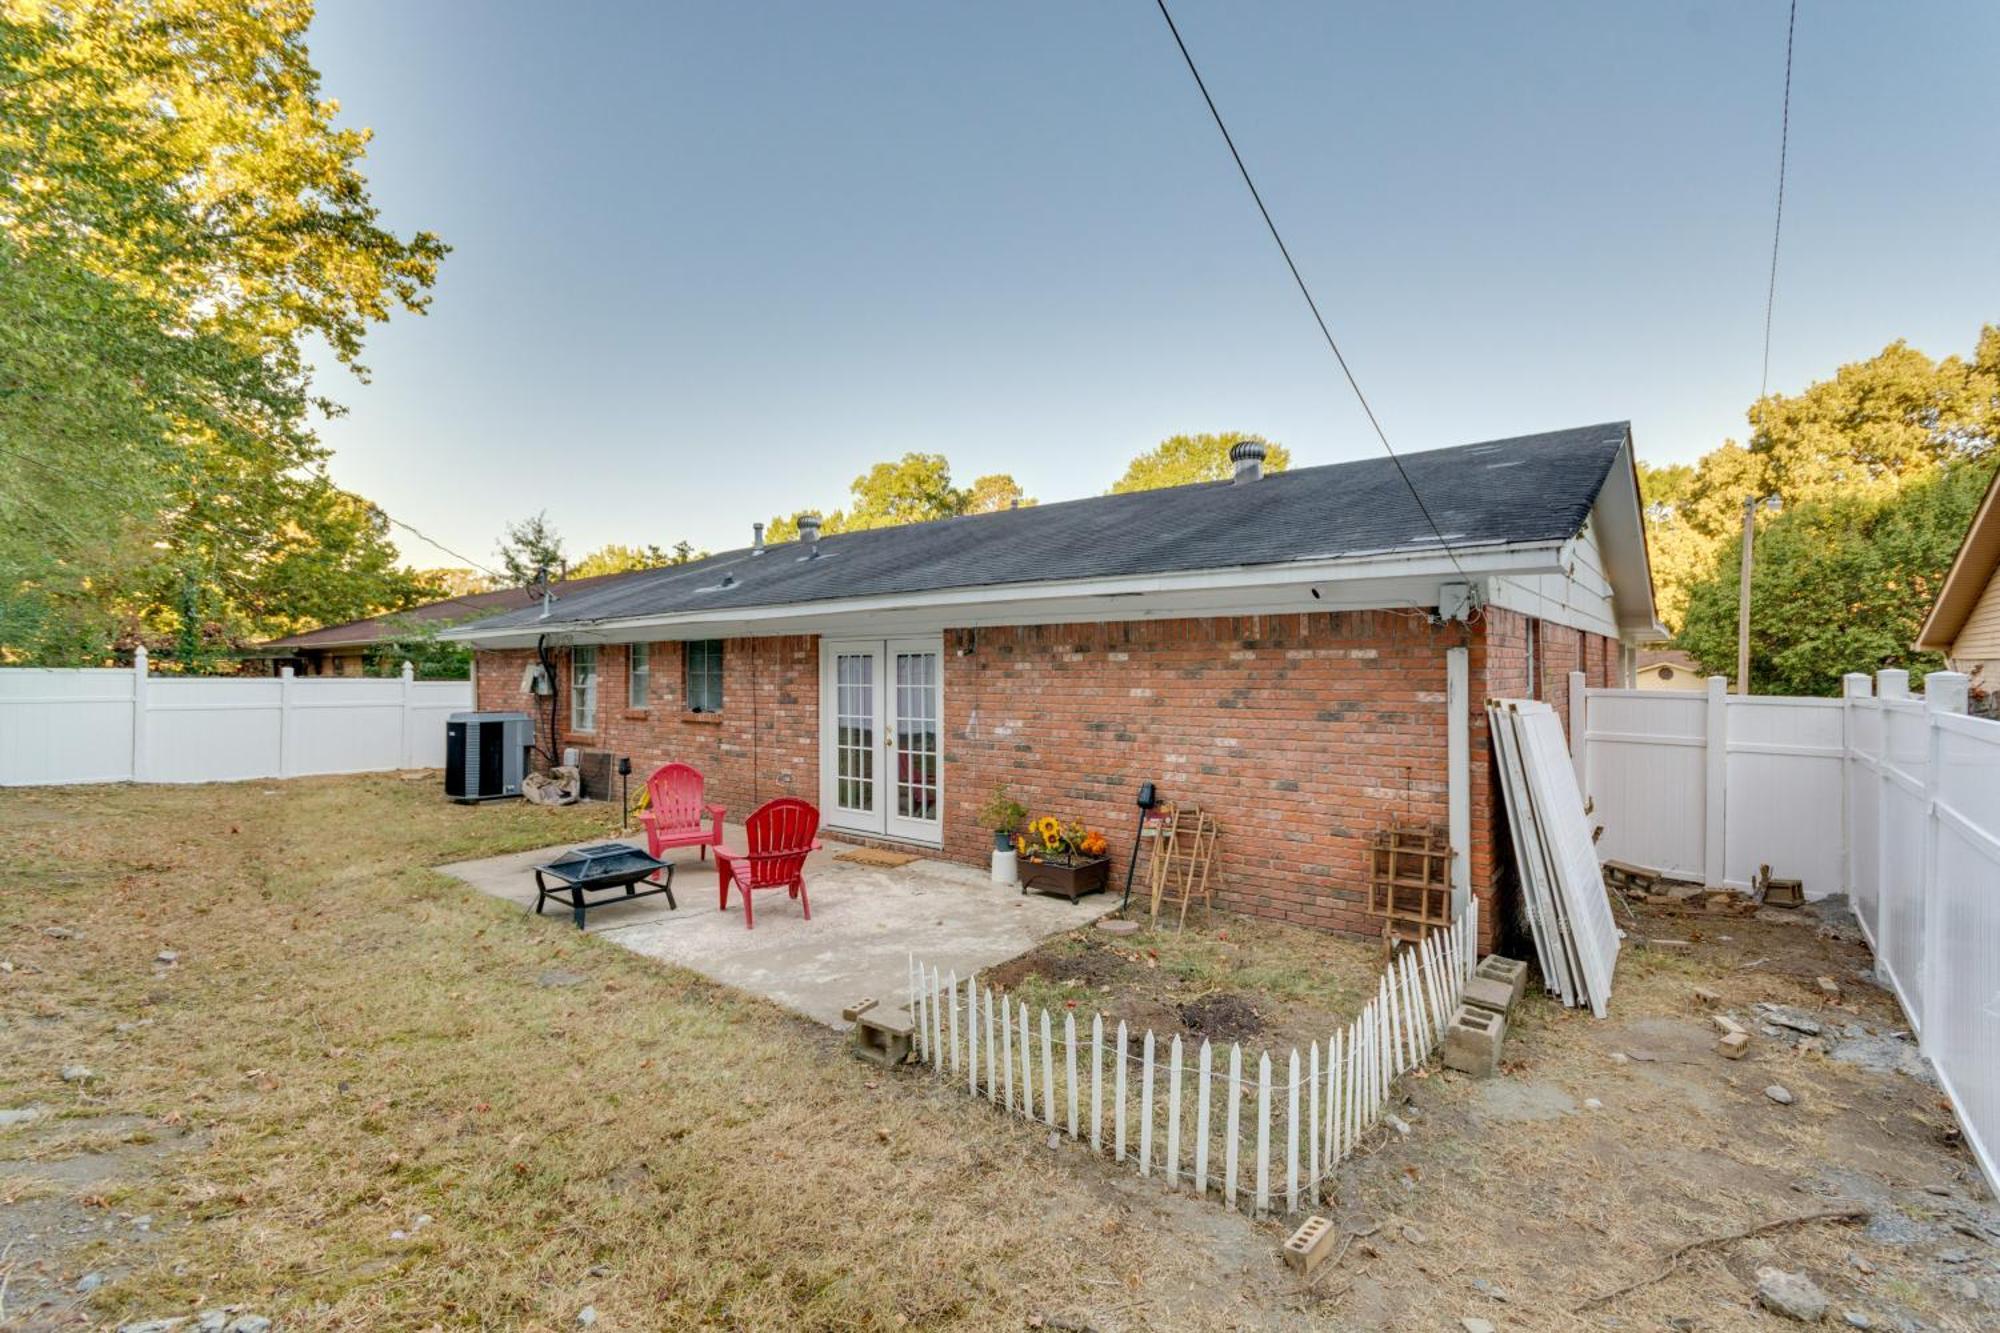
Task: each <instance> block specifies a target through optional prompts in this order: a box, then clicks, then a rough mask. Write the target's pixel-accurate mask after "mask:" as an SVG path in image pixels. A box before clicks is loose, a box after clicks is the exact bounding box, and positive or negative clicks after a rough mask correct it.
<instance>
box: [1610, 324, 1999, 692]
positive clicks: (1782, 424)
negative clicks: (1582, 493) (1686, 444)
mask: <svg viewBox="0 0 2000 1333" xmlns="http://www.w3.org/2000/svg"><path fill="white" fill-rule="evenodd" d="M1749 422H1750V427H1751V431H1750V442H1749V444H1748V446H1747V447H1746V446H1744V445H1740V444H1738V443H1736V442H1735V441H1733V440H1731V441H1725V442H1724V443H1723V444H1722V446H1721V447H1720V448H1717V449H1714V450H1712V451H1710V452H1709V453H1708V454H1706V455H1704V456H1703V457H1702V458H1701V460H1700V461H1699V462H1697V463H1695V464H1693V465H1692V466H1690V465H1687V464H1674V465H1671V466H1667V467H1647V466H1645V465H1643V464H1642V465H1641V466H1640V488H1641V491H1642V493H1643V495H1644V499H1645V503H1646V515H1647V521H1648V528H1649V535H1650V539H1651V540H1650V549H1651V554H1652V561H1653V580H1654V586H1655V589H1656V591H1657V593H1658V597H1659V604H1660V616H1661V619H1662V621H1663V622H1664V623H1665V624H1666V625H1667V627H1668V628H1669V629H1674V630H1679V629H1680V628H1681V626H1682V624H1683V620H1684V617H1685V616H1686V614H1687V608H1688V604H1689V597H1690V594H1691V592H1692V590H1693V588H1694V587H1695V585H1697V584H1699V583H1701V582H1703V581H1705V580H1708V579H1710V578H1722V579H1725V580H1727V579H1733V578H1734V577H1735V565H1734V564H1731V563H1729V560H1722V557H1723V556H1724V553H1725V551H1726V550H1729V549H1735V548H1736V543H1737V540H1738V535H1739V533H1740V530H1741V527H1742V514H1743V499H1744V497H1745V496H1756V497H1758V498H1760V499H1762V498H1767V497H1769V498H1775V499H1777V500H1778V502H1779V505H1780V508H1781V510H1786V511H1788V510H1789V509H1790V508H1791V507H1792V506H1794V505H1797V504H1801V503H1811V502H1816V501H1825V500H1837V499H1843V498H1855V497H1865V498H1875V499H1883V498H1886V497H1889V496H1891V495H1893V494H1894V493H1895V492H1896V491H1897V490H1899V489H1900V488H1902V487H1904V486H1906V485H1908V484H1910V483H1911V482H1914V481H1922V480H1926V479H1929V478H1930V477H1933V476H1934V475H1936V474H1937V473H1938V472H1939V471H1940V470H1941V469H1944V468H1946V467H1948V466H1952V465H1955V464H1957V463H1961V462H1966V461H1977V460H1980V459H1984V458H1987V457H1989V456H1991V455H1992V453H1993V451H1994V449H1995V447H1996V445H1997V444H2000V326H1995V325H1988V326H1986V327H1985V328H1983V329H1981V330H1980V333H1979V337H1978V339H1977V341H1976V343H1975V346H1974V350H1973V355H1972V357H1971V359H1969V360H1967V359H1963V358H1960V357H1957V356H1948V357H1945V358H1944V359H1943V360H1941V361H1932V360H1931V359H1930V358H1929V357H1927V356H1925V355H1924V354H1923V353H1922V352H1919V351H1917V350H1916V349H1914V348H1912V347H1910V346H1908V345H1907V344H1906V343H1903V342H1900V341H1898V342H1894V343H1891V344H1890V345H1889V346H1887V347H1885V348H1884V349H1882V351H1881V352H1880V353H1879V354H1878V355H1876V356H1874V357H1871V358H1869V359H1868V360H1866V361H1858V362H1855V363H1853V364H1851V365H1845V366H1842V367H1840V369H1839V370H1837V371H1836V372H1835V373H1834V376H1833V378H1832V379H1828V380H1821V381H1819V382H1817V383H1814V384H1811V385H1809V386H1807V387H1806V388H1805V389H1804V390H1803V391H1802V392H1800V393H1797V394H1794V395H1790V396H1786V395H1780V394H1773V395H1771V396H1770V397H1767V398H1765V399H1763V400H1762V401H1760V402H1758V403H1757V404H1756V405H1755V406H1753V407H1752V408H1751V409H1750V413H1749ZM1772 521H1774V520H1773V519H1772V518H1771V517H1770V516H1768V515H1767V516H1766V517H1764V518H1761V519H1760V520H1759V522H1760V523H1769V522H1772ZM1763 558H1764V557H1763V555H1762V553H1761V552H1760V554H1759V556H1758V559H1759V561H1760V562H1761V561H1762V560H1763ZM1729 559H1730V560H1733V559H1734V557H1730V558H1729ZM1718 560H1722V564H1721V565H1720V566H1719V565H1718V563H1717V562H1718ZM1731 595H1732V596H1733V595H1734V594H1733V593H1732V594H1731ZM1734 660H1735V659H1734V656H1733V650H1732V656H1731V657H1730V659H1729V662H1730V668H1731V671H1732V672H1733V670H1734ZM1752 680H1753V683H1754V682H1755V680H1756V677H1755V674H1754V672H1753V675H1752Z"/></svg>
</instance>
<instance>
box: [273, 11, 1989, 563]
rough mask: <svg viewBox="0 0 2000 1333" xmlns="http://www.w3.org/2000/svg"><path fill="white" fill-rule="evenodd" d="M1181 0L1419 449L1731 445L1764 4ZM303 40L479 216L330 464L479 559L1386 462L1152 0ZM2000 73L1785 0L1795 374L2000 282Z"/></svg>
mask: <svg viewBox="0 0 2000 1333" xmlns="http://www.w3.org/2000/svg"><path fill="white" fill-rule="evenodd" d="M1176 17H1177V18H1178V19H1179V20H1180V23H1181V27H1182V31H1183V33H1184V34H1185V35H1186V37H1187V39H1188V41H1189V44H1190V45H1191V47H1192V48H1193V50H1194V52H1195V56H1196V58H1197V60H1199V61H1200V62H1201V63H1202V66H1203V73H1204V74H1205V75H1206V76H1207V78H1208V80H1209V85H1210V87H1211V89H1212V90H1213V91H1214V93H1215V95H1216V97H1217V98H1218V100H1219V101H1220V103H1221V105H1222V108H1223V112H1224V114H1225V116H1226V117H1227V118H1228V119H1229V121H1230V127H1231V129H1232V130H1233V131H1234V133H1235V134H1236V136H1237V141H1238V143H1239V145H1240V146H1241V147H1242V149H1243V151H1244V153H1245V154H1246V156H1247V157H1248V159H1249V162H1250V165H1251V169H1252V171H1253V172H1255V173H1256V175H1257V176H1258V178H1259V183H1260V185H1261V186H1262V187H1263V189H1264V192H1265V196H1266V199H1267V200H1268V201H1269V203H1270V205H1271V207H1272V209H1273V210H1274V211H1275V213H1276V215H1277V217H1278V221H1279V225H1280V226H1281V227H1282V228H1283V229H1284V230H1285V232H1286V235H1287V239H1288V240H1289V241H1290V243H1291V245H1292V248H1293V252H1294V254H1295V255H1296V256H1297V258H1298V260H1299V262H1300V265H1301V266H1302V268H1303V269H1304V270H1305V273H1306V275H1307V278H1308V280H1309V281H1310V282H1311V283H1312V284H1313V287H1314V290H1315V292H1316V294H1317V295H1318V296H1319V299H1320V302H1321V305H1322V307H1323V308H1324V309H1325V310H1326V312H1327V314H1328V316H1329V319H1330V321H1331V322H1332V324H1333V327H1334V331H1335V334H1336V336H1338V337H1339V338H1340V339H1341V340H1342V342H1343V346H1344V348H1345V350H1346V351H1347V353H1348V356H1349V359H1350V361H1351V362H1352V364H1353V365H1354V368H1355V371H1356V373H1357V374H1358V375H1359V377H1360V379H1361V383H1362V385H1363V387H1364V388H1365V389H1366V390H1367V391H1368V393H1369V395H1370V397H1371V398H1372V400H1373V401H1374V404H1375V406H1376V409H1377V411H1378V412H1379V413H1380V415H1381V417H1382V420H1383V422H1384V424H1385V426H1386V428H1387V430H1388V432H1389V437H1390V439H1391V441H1392V442H1393V443H1394V444H1395V445H1396V446H1397V447H1398V448H1399V449H1403V450H1416V449H1422V448H1431V447H1436V446H1440V445H1449V444H1456V443H1462V442H1465V441H1469V440H1476V439H1485V438H1491V437H1495V436H1501V435H1509V434H1516V433H1522V432H1528V431H1534V430H1540V429H1545V428H1553V427H1561V426H1568V425H1575V424H1582V423H1586V422H1593V421H1600V420H1606V419H1612V418H1623V417H1629V418H1630V419H1631V420H1632V421H1633V423H1634V425H1635V428H1636V431H1637V438H1638V442H1639V449H1640V454H1641V456H1642V457H1646V458H1648V459H1653V460H1670V459H1690V458H1693V457H1695V456H1696V455H1698V454H1700V453H1701V452H1703V451H1704V450H1706V449H1708V448H1711V447H1713V446H1714V445H1715V444H1717V443H1719V442H1720V441H1721V440H1722V439H1723V438H1725V437H1726V436H1731V435H1735V436H1738V437H1740V436H1741V435H1742V434H1743V412H1744V409H1745V408H1746V407H1747V406H1748V405H1749V403H1750V402H1751V401H1752V399H1753V398H1754V397H1755V395H1756V392H1757V385H1758V374H1759V361H1760V357H1761V341H1762V337H1763V323H1764V289H1765V278H1766V266H1767V264H1768V262H1769V258H1770V254H1769V251H1770V241H1771V213H1772V203H1773V199H1772V195H1773V190H1774V188H1775V179H1776V163H1777V151H1778V113H1779V96H1780V80H1781V74H1782V62H1783V54H1784V39H1785V4H1784V3H1783V0H1755V2H1745V3H1737V2H1736V0H1712V2H1711V3H1705V4H1658V5H1649V6H1636V5H1607V4H1603V3H1599V2H1597V0H1590V2H1587V3H1572V4H1543V5H1534V6H1529V5H1525V4H1510V5H1489V4H1483V3H1482V4H1473V3H1466V4H1448V5H1425V6H1422V7H1414V6H1401V5H1398V6H1388V5H1370V6H1362V5H1345V4H1343V5H1327V4H1297V5H1279V4H1260V5H1255V6H1247V5H1246V6H1235V5H1232V6H1227V7H1225V6H1223V5H1220V4H1215V3H1197V2H1196V0H1181V3H1180V4H1179V5H1178V6H1177V7H1176ZM312 45H313V53H314V55H315V57H316V59H317V62H318V64H319V67H320V69H321V70H322V72H323V73H324V75H325V86H326V91H327V92H328V93H329V94H330V95H332V96H334V97H337V98H339V99H340V101H341V103H342V107H343V119H344V121H345V122H346V123H349V124H356V125H366V126H369V127H371V128H373V129H374V130H375V132H376V136H377V137H376V141H375V143H374V145H373V147H372V149H371V151H370V155H369V159H368V164H367V169H368V173H369V176H370V179H371V180H372V182H373V188H374V195H375V199H376V201H377V203H378V204H379V205H380V206H381V207H382V209H383V212H384V215H385V217H386V219H387V220H388V221H389V222H390V223H391V225H393V226H395V227H396V228H398V229H399V230H402V231H406V232H407V231H409V230H413V229H416V228H420V227H422V228H429V229H431V230H434V231H436V232H438V233H439V234H441V235H442V236H443V237H444V238H445V239H446V240H447V241H449V242H450V243H451V244H452V245H453V246H455V247H456V249H455V252H454V253H453V254H452V255H451V257H450V258H449V259H448V260H447V261H446V263H445V266H444V271H443V276H442V279H441V281H440V282H439V284H438V288H437V291H436V300H435V305H434V308H433V311H432V313H431V314H430V315H429V316H428V317H425V318H422V319H415V318H403V319H398V320H396V321H394V322H392V323H391V324H390V325H389V326H387V327H385V328H382V329H380V330H378V331H377V332H376V333H375V334H374V336H373V338H372V340H371V342H370V345H369V348H368V352H367V356H366V360H367V362H368V363H369V364H370V366H371V367H372V368H373V370H374V380H373V382H372V383H371V384H368V385H358V384H354V383H353V382H351V381H349V380H345V379H344V378H343V377H342V376H339V375H332V374H330V375H329V376H328V377H327V380H326V385H327V387H329V388H331V389H333V390H334V392H335V394H336V396H338V397H341V398H343V399H344V400H345V401H346V402H347V403H349V404H350V405H351V408H352V412H351V415H349V416H348V417H346V418H344V419H342V420H338V421H335V422H333V423H331V424H330V425H329V426H328V427H327V429H326V431H325V438H326V440H327V441H328V443H330V444H331V445H332V446H333V447H334V449H335V456H334V459H333V464H332V466H333V473H334V476H335V478H336V479H337V480H338V481H339V482H340V483H341V484H343V485H346V486H348V487H351V488H353V489H355V490H358V491H360V492H361V493H362V494H364V495H367V496H369V497H370V498H372V499H374V500H376V501H378V502H379V503H381V504H383V505H384V506H385V507H386V508H387V509H388V510H389V511H390V512H391V513H393V514H396V515H397V516H398V517H401V518H405V519H407V520H409V521H410V522H412V523H415V524H416V525H417V526H419V527H422V528H424V529H425V530H426V531H429V532H431V533H432V535H434V536H437V537H439V538H440V539H441V540H443V541H444V542H446V543H447V544H448V545H452V546H456V547H458V548H459V549H461V550H463V551H465V552H466V553H467V554H469V555H473V556H476V557H479V558H480V559H482V560H485V561H487V562H489V563H490V562H491V559H492V549H493V544H494V540H495V538H496V537H497V535H498V533H499V530H500V528H501V525H502V524H503V522H505V521H506V520H508V519H510V518H517V517H520V516H523V515H525V514H529V513H532V512H534V511H535V510H537V509H542V508H546V509H547V510H548V512H549V515H550V517H551V519H552V520H553V521H554V522H555V523H556V524H557V526H558V527H559V528H560V530H561V531H562V532H563V534H564V535H565V537H566V539H567V541H568V544H569V547H570V550H571V552H572V554H573V555H574V554H581V553H582V552H583V551H585V550H587V549H589V548H591V547H594V546H597V545H599V544H601V543H603V542H606V541H622V542H631V543H640V542H648V541H651V542H658V543H660V544H662V545H667V544H670V543H672V542H673V541H675V540H677V539H680V538H683V537H685V538H687V539H689V540H691V541H693V542H694V543H696V544H697V545H699V546H705V547H709V548H712V549H718V550H719V549H723V548H726V547H730V546H735V545H741V544H743V543H744V542H745V541H747V540H748V532H749V525H750V523H751V521H752V520H753V519H761V518H767V517H769V516H770V515H771V514H773V513H778V512H786V513H789V512H792V511H793V510H796V509H798V508H802V507H804V506H807V505H814V504H817V505H826V506H833V505H838V504H840V503H843V502H844V500H845V498H846V493H847V484H848V482H849V481H850V480H851V479H852V478H853V477H854V476H855V475H856V474H857V473H859V472H861V471H862V470H864V469H865V468H866V467H867V466H868V465H869V464H870V463H872V462H874V461H876V460H879V459H884V458H893V457H897V456H900V455H901V454H903V453H904V452H906V451H908V450H913V449H915V450H931V451H939V452H943V453H945V454H947V455H948V456H949V457H950V459H951V462H952V465H953V469H954V473H955V475H956V476H957V477H958V478H959V479H960V480H961V481H962V482H964V481H970V480H971V479H972V478H973V477H974V476H976V475H978V474H981V473H985V472H994V471H1008V472H1012V473H1013V474H1014V475H1015V476H1016V477H1018V478H1019V479H1020V481H1021V482H1022V483H1023V484H1024V485H1025V486H1026V487H1027V488H1028V490H1029V492H1030V493H1031V494H1034V495H1037V496H1039V497H1042V498H1044V499H1063V498H1070V497H1074V496H1078V495H1086V494H1093V493H1096V492H1100V491H1102V490H1103V489H1105V488H1106V487H1107V486H1108V485H1109V484H1110V483H1111V481H1112V480H1113V479H1114V478H1115V477H1117V476H1118V474H1119V473H1120V471H1121V470H1122V469H1123V466H1124V464H1125V462H1126V460H1127V459H1128V458H1129V457H1130V456H1131V455H1133V454H1135V453H1137V452H1139V451H1141V450H1143V449H1145V448H1148V447H1150V446H1151V445H1152V444H1153V443H1155V442H1156V441H1158V440H1159V439H1160V438H1162V437H1163V436H1166V435H1169V434H1172V433H1174V432H1176V431H1183V430H1187V431H1199V430H1254V431H1260V432H1262V433H1264V434H1265V435H1267V436H1269V437H1271V438H1273V439H1276V440H1280V441H1283V442H1284V443H1286V444H1287V445H1289V446H1290V447H1291V448H1292V450H1293V453H1294V457H1295V460H1296V462H1297V463H1298V464H1301V465H1304V464H1312V463H1326V462H1335V461H1339V460H1343V459H1348V458H1357V457H1362V456H1365V455H1367V454H1369V453H1371V452H1372V451H1375V450H1376V449H1377V448H1378V446H1377V445H1376V443H1375V442H1374V440H1373V438H1372V436H1370V435H1369V433H1368V431H1367V427H1366V423H1365V422H1364V420H1363V419H1362V417H1361V416H1360V413H1359V411H1358V410H1357V408H1356V407H1355V405H1354V402H1353V400H1352V398H1351V397H1350V396H1349V394H1348V392H1347V390H1346V388H1345V387H1344V385H1342V384H1341V383H1340V381H1339V380H1338V378H1337V372H1336V369H1335V367H1334V366H1333V364H1332V362H1331V359H1330V358H1329V357H1328V355H1327V353H1326V350H1325V348H1324V346H1323V345H1322V344H1321V343H1320V341H1319V339H1318V335H1317V334H1316V332H1315V331H1314V329H1313V327H1312V325H1311V323H1310V321H1309V317H1308V314H1307V312H1306V310H1305V308H1304V306H1303V303H1302V302H1301V301H1300V300H1299V297H1298V294H1297V293H1296V291H1295V290H1293V288H1292V286H1291V282H1290V279H1289V278H1288V277H1287V275H1286V273H1285V271H1284V269H1283V267H1282V265H1281V263H1280V261H1279V258H1278V256H1277V254H1276V252H1275V250H1274V249H1273V247H1272V245H1271V243H1270V240H1269V238H1268V237H1267V236H1266V235H1265V234H1264V231H1263V228H1262V224H1261V223H1260V222H1259V221H1258V219H1257V216H1256V213H1255V211H1254V209H1253V207H1252V205H1251V202H1250V200H1249V198H1248V196H1247V195H1246V194H1245V192H1244V190H1243V188H1242V186H1241V184H1240V182H1239V181H1238V180H1237V179H1236V176H1235V173H1234V169H1233V168H1232V166H1231V165H1230V163H1229V160H1228V158H1227V156H1226V154H1225V151H1224V149H1223V145H1222V143H1221V141H1220V139H1219V137H1218V136H1217V134H1216V132H1215V130H1214V127H1213V126H1212V125H1211V124H1210V123H1209V121H1208V118H1207V113H1206V112H1205V111H1204V109H1203V108H1202V105H1201V103H1200V100H1199V97H1198V95H1197V93H1196V91H1195V89H1194V86H1193V84H1192V82H1191V81H1190V79H1189V78H1188V75H1187V72H1186V70H1185V69H1184V68H1183V67H1182V65H1181V63H1180V59H1179V56H1178V55H1177V54H1176V52H1175V51H1174V49H1173V46H1172V43H1171V40H1170V38H1169V37H1168V35H1167V33H1166V31H1165V29H1164V27H1163V25H1162V24H1161V23H1160V20H1159V17H1158V14H1157V13H1156V12H1155V10H1154V8H1153V6H1152V4H1151V3H1150V2H1149V0H1115V2H1105V3H1089V4H1076V3H1053V4H1030V3H1007V4H988V5H970V4H934V3H909V4H885V3H849V4H826V3H800V4H766V3H758V4H749V5H736V4H714V5H702V6H692V5H681V4H639V3H633V4H622V5H614V4H609V3H602V4H576V5H561V6H552V5H548V4H546V3H537V4H526V3H521V4H504V5H503V4H492V5H472V4H428V3H426V4H410V3H406V2H404V0H331V2H330V3H325V4H323V5H322V12H321V14H320V17H319V19H318V20H317V22H316V23H315V25H314V28H313V37H312ZM1996 67H2000V5H1995V4H1992V3H1990V2H1988V0H1967V2H1966V3H1958V4H1944V3H1939V4H1924V5H1882V4H1876V3H1860V2H1859V0H1856V2H1854V3H1829V2H1828V0H1805V3H1804V4H1803V5H1802V12H1801V14H1800V19H1799V33H1798V47H1797V62H1796V72H1795V75H1794V82H1793V93H1792V144H1791V173H1790V180H1789V184H1788V187H1787V193H1786V199H1785V240H1784V252H1783V256H1782V259H1781V265H1780V270H1779V286H1778V307H1777V323H1776V333H1775V345H1774V348H1773V353H1772V369H1771V375H1772V385H1773V388H1774V389H1780V390H1787V391H1789V390H1792V389H1796V388H1798V387H1800V386H1802V385H1803V384H1804V383H1806V382H1807V381H1809V380H1811V379H1814V378H1822V377H1824V376H1826V375H1827V374H1830V373H1831V372H1832V370H1833V369H1834V367H1835V366H1837V365H1838V364H1840V363H1842V362H1844V361H1850V360H1855V359H1858V358H1861V357H1865V356H1868V355H1870V354H1872V353H1873V352H1875V351H1877V350H1878V349H1880V348H1881V347H1882V346H1883V345H1884V344H1885V343H1887V342H1889V341H1890V340H1892V339H1894V338H1897V337H1905V338H1907V339H1909V340H1910V341H1911V342H1912V343H1913V344H1914V345H1915V346H1917V347H1920V348H1922V349H1923V350H1925V351H1926V352H1929V353H1930V354H1932V355H1934V356H1937V355H1943V354H1945V353H1947V352H1954V351H1956V352H1965V351H1968V350H1969V349H1970V348H1971V346H1972V343H1973V339H1974V337H1975V335H1976V332H1977V330H1978V327H1979V325H1980V323H1981V322H1982V321H1989V320H2000V246H1995V245H1994V244H1993V237H1994V234H1995V226H1996V219H2000V159H1996V148H1995V144H1994V140H1993V131H1994V122H1993V117H1992V103H1991V99H1992V96H1993V71H1994V69H1995V68H1996ZM400 540H402V544H403V546H404V549H405V551H406V553H407V555H408V556H409V557H410V558H411V559H412V560H413V561H414V562H416V563H418V564H425V565H429V564H448V563H452V562H451V561H449V560H448V559H447V558H446V557H443V556H440V555H438V554H437V553H436V552H434V551H431V550H428V549H427V548H425V547H423V546H422V545H421V544H418V543H416V542H415V541H414V540H410V539H400Z"/></svg>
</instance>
